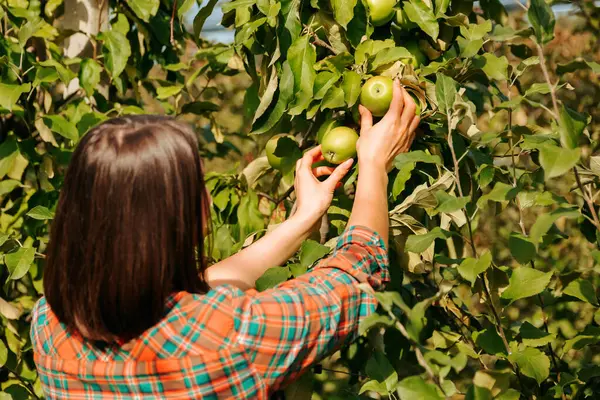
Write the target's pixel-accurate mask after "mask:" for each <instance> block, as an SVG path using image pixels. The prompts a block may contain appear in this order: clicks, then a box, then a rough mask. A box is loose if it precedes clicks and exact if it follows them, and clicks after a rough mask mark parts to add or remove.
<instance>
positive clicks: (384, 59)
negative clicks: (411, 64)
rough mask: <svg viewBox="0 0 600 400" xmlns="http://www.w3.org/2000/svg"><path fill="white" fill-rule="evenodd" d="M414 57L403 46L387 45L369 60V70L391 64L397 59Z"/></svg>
mask: <svg viewBox="0 0 600 400" xmlns="http://www.w3.org/2000/svg"><path fill="white" fill-rule="evenodd" d="M414 58H415V57H414V56H413V55H412V53H411V52H410V51H408V49H406V48H404V47H389V48H386V49H383V50H381V51H379V52H378V53H377V54H375V55H374V56H373V58H372V60H370V62H369V71H375V70H376V69H377V68H380V67H383V66H385V65H388V64H391V63H393V62H396V61H398V60H411V59H414Z"/></svg>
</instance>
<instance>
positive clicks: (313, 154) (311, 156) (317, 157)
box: [302, 145, 323, 166]
mask: <svg viewBox="0 0 600 400" xmlns="http://www.w3.org/2000/svg"><path fill="white" fill-rule="evenodd" d="M302 160H303V161H306V164H307V165H308V166H312V165H313V164H314V163H316V162H318V161H321V160H323V154H322V153H321V145H318V146H317V147H313V148H312V149H310V150H308V151H307V152H306V153H304V155H303V156H302Z"/></svg>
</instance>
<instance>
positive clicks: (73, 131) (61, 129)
mask: <svg viewBox="0 0 600 400" xmlns="http://www.w3.org/2000/svg"><path fill="white" fill-rule="evenodd" d="M43 118H44V124H46V126H47V127H48V128H50V130H51V131H52V132H55V133H58V134H59V135H60V136H62V137H64V138H67V139H69V140H72V141H74V142H77V141H78V140H79V131H78V130H77V127H76V126H75V125H74V124H73V123H71V122H69V121H67V120H66V119H65V117H63V116H62V115H44V117H43Z"/></svg>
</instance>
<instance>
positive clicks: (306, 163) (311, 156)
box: [297, 145, 323, 179]
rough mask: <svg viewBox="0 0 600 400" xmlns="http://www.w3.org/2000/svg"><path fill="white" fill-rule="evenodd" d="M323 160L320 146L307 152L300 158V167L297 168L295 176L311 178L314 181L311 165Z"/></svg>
mask: <svg viewBox="0 0 600 400" xmlns="http://www.w3.org/2000/svg"><path fill="white" fill-rule="evenodd" d="M322 159H323V155H322V154H321V146H320V145H319V146H317V147H314V148H312V149H310V150H308V151H307V152H306V153H304V155H303V156H302V158H301V160H300V167H299V168H298V171H297V174H299V175H301V176H304V177H309V176H310V177H311V178H313V179H314V177H313V174H312V165H313V164H314V163H315V162H317V161H319V160H322Z"/></svg>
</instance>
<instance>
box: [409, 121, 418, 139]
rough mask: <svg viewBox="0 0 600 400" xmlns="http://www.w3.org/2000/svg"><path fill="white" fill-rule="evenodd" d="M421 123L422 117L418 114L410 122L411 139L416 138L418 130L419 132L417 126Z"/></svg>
mask: <svg viewBox="0 0 600 400" xmlns="http://www.w3.org/2000/svg"><path fill="white" fill-rule="evenodd" d="M420 123H421V117H418V116H416V117H415V118H414V119H413V120H412V122H411V123H410V127H409V128H408V132H409V133H410V137H411V140H412V139H414V138H415V136H416V132H417V128H418V127H419V124H420Z"/></svg>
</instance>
